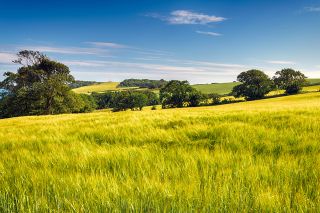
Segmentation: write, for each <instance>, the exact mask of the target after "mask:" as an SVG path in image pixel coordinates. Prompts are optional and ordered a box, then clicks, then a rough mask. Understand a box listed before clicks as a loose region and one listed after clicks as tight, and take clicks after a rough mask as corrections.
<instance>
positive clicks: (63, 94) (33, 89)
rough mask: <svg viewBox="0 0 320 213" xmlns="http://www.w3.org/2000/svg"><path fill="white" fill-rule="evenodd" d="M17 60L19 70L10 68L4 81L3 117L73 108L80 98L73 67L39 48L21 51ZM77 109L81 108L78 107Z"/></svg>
mask: <svg viewBox="0 0 320 213" xmlns="http://www.w3.org/2000/svg"><path fill="white" fill-rule="evenodd" d="M17 56H18V59H17V60H16V61H14V62H15V63H18V64H20V65H21V67H20V68H18V71H17V73H12V72H6V73H5V74H4V76H5V79H4V80H3V81H2V82H1V83H0V88H2V89H4V91H6V92H5V95H3V97H2V99H1V109H0V113H1V114H0V117H13V116H21V115H42V114H59V113H68V112H73V111H74V109H75V108H78V106H77V105H75V104H82V103H83V102H81V101H78V100H79V99H78V98H77V97H76V94H74V93H73V92H72V91H71V90H70V88H69V86H68V85H69V84H70V83H71V82H73V81H74V79H73V76H72V75H71V74H70V71H69V68H68V67H67V66H65V65H64V64H61V63H59V62H56V61H52V60H50V59H49V58H48V57H46V56H45V55H43V54H41V53H39V52H35V51H28V50H25V51H21V52H19V53H18V54H17ZM76 111H77V110H76Z"/></svg>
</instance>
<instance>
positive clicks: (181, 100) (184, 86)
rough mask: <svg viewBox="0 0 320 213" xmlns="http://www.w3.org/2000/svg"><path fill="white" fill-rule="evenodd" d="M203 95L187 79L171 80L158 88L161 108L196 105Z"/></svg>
mask: <svg viewBox="0 0 320 213" xmlns="http://www.w3.org/2000/svg"><path fill="white" fill-rule="evenodd" d="M203 97H204V96H202V94H201V93H200V92H199V91H197V90H196V89H194V88H192V87H191V86H190V84H189V82H188V81H177V80H172V81H169V82H168V83H167V84H166V86H165V87H163V88H162V89H161V90H160V101H161V104H162V108H175V107H179V108H180V107H184V106H198V105H199V104H200V102H201V101H202V100H203Z"/></svg>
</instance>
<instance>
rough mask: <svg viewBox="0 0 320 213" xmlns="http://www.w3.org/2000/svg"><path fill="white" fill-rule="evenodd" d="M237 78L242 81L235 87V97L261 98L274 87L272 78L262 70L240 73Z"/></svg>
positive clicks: (233, 91)
mask: <svg viewBox="0 0 320 213" xmlns="http://www.w3.org/2000/svg"><path fill="white" fill-rule="evenodd" d="M237 80H238V81H239V82H241V84H240V85H237V86H235V87H234V88H233V90H232V93H233V94H234V96H235V97H245V98H246V99H251V100H253V99H260V98H263V97H264V96H265V95H266V94H267V93H269V92H270V91H271V90H272V88H273V82H272V80H271V79H270V78H269V77H268V76H267V75H266V74H265V73H264V72H262V71H260V70H249V71H247V72H242V73H240V74H239V75H238V77H237Z"/></svg>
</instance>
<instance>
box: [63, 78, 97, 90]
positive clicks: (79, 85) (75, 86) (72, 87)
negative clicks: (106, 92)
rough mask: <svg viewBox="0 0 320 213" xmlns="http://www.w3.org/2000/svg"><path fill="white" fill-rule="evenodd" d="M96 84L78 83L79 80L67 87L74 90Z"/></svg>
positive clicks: (90, 82)
mask: <svg viewBox="0 0 320 213" xmlns="http://www.w3.org/2000/svg"><path fill="white" fill-rule="evenodd" d="M96 83H98V82H96V81H79V80H76V81H74V82H72V83H70V84H69V87H70V88H71V89H75V88H79V87H84V86H89V85H93V84H96Z"/></svg>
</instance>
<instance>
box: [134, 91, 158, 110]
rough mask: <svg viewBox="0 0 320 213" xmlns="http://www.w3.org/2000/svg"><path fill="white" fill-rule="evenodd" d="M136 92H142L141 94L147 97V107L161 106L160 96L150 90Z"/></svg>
mask: <svg viewBox="0 0 320 213" xmlns="http://www.w3.org/2000/svg"><path fill="white" fill-rule="evenodd" d="M136 92H140V93H142V94H144V95H146V96H147V106H153V105H158V104H160V100H159V95H157V94H156V93H154V92H152V91H149V90H144V91H136Z"/></svg>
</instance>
